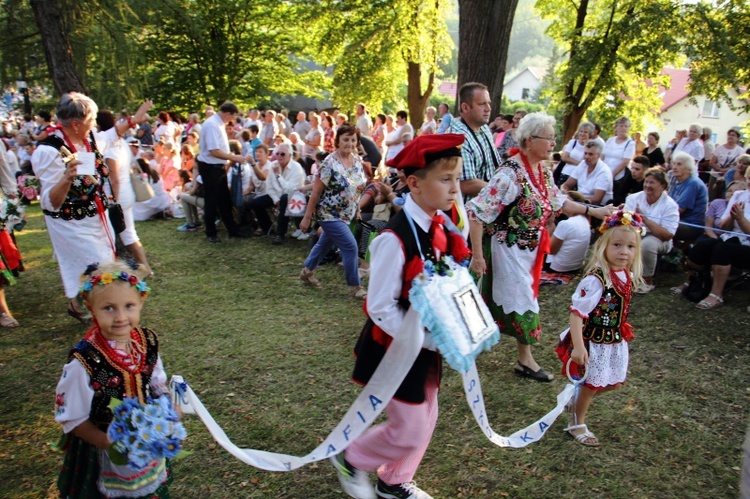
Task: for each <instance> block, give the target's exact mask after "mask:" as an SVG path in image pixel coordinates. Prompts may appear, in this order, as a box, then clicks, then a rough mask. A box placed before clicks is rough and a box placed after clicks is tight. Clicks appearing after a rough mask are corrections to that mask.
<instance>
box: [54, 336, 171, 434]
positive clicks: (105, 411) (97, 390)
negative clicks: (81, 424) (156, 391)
mask: <svg viewBox="0 0 750 499" xmlns="http://www.w3.org/2000/svg"><path fill="white" fill-rule="evenodd" d="M136 331H138V333H139V334H140V336H141V341H142V344H144V345H145V346H146V353H145V355H146V367H145V368H144V369H143V372H141V373H139V374H134V373H131V372H130V371H128V370H127V369H125V368H123V367H120V366H118V365H117V363H116V362H115V361H114V360H112V359H110V358H109V357H108V356H107V355H106V354H105V353H103V352H102V351H101V350H100V349H98V348H97V347H96V345H94V344H92V343H90V342H89V341H87V340H85V339H84V340H81V341H79V342H78V343H77V344H76V345H75V346H74V347H73V348H72V350H71V351H70V355H69V358H68V362H70V361H71V360H72V359H73V358H76V359H78V360H79V361H80V362H81V364H82V365H83V367H84V369H86V372H87V373H88V374H89V377H90V385H91V388H93V390H94V399H93V400H92V401H91V412H90V413H89V419H90V420H91V422H93V423H94V424H95V425H96V426H97V427H98V428H99V429H100V430H103V431H107V427H108V426H109V424H110V423H111V422H112V411H111V410H110V409H109V402H110V399H111V398H112V397H115V398H118V399H120V400H122V399H123V397H131V398H133V397H138V398H139V399H141V401H142V402H145V400H146V398H147V397H151V396H152V394H151V388H150V384H151V374H152V373H153V372H154V367H155V366H156V361H157V359H158V357H159V341H158V339H157V337H156V334H154V332H153V331H151V330H150V329H147V328H137V329H136Z"/></svg>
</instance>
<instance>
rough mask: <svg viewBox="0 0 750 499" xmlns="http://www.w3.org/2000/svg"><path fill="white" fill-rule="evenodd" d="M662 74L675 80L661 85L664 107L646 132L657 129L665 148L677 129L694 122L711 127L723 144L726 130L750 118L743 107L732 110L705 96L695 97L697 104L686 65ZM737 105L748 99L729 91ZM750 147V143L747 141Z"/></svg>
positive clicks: (723, 103) (718, 143)
mask: <svg viewBox="0 0 750 499" xmlns="http://www.w3.org/2000/svg"><path fill="white" fill-rule="evenodd" d="M661 73H662V74H666V75H668V76H669V77H670V78H671V80H672V82H671V85H670V87H669V88H668V89H666V88H663V87H660V88H659V90H660V93H659V96H660V97H661V99H662V106H661V109H660V113H659V116H658V118H657V121H656V122H655V123H650V124H649V125H647V127H646V130H645V131H646V133H648V132H651V131H655V132H658V133H659V135H660V137H661V140H660V142H661V146H662V148H663V147H664V146H665V145H666V144H667V143H668V142H669V140H670V139H672V138H673V137H674V136H675V133H676V132H677V131H678V130H686V129H687V128H688V127H689V126H690V124H691V123H700V124H701V125H702V126H704V127H708V128H710V129H711V132H712V134H713V138H714V142H715V143H716V145H720V144H724V143H725V141H726V136H727V131H728V130H730V129H732V128H735V129H737V128H741V127H742V125H743V124H744V123H745V122H746V121H748V120H750V115H748V114H747V113H745V112H742V111H740V110H737V111H734V110H732V109H731V108H730V107H729V106H728V105H727V104H726V103H725V102H721V101H714V100H711V99H709V98H708V97H704V96H696V97H695V98H694V100H695V104H694V103H692V102H691V100H690V97H689V95H688V84H689V83H690V70H689V69H685V68H664V69H663V70H662V72H661ZM730 95H731V96H732V97H733V98H734V100H735V102H734V105H735V106H742V105H744V104H745V101H743V100H741V99H740V98H739V93H738V92H736V91H733V90H730ZM745 145H746V146H750V143H746V144H745Z"/></svg>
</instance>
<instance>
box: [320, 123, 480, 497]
mask: <svg viewBox="0 0 750 499" xmlns="http://www.w3.org/2000/svg"><path fill="white" fill-rule="evenodd" d="M463 141H464V136H463V135H457V134H443V135H424V136H421V137H417V138H416V139H415V140H414V141H412V142H411V143H409V144H408V145H407V146H406V147H405V148H404V149H403V150H402V151H401V152H400V153H399V154H398V155H397V156H396V157H395V158H393V159H392V160H390V161H389V162H388V166H392V167H395V168H399V169H404V170H405V174H406V177H407V183H408V184H409V187H410V191H411V192H410V194H409V195H408V196H407V198H406V202H405V203H404V207H403V209H402V210H401V211H399V212H398V213H397V214H396V215H394V216H393V218H391V220H390V221H389V222H388V225H387V226H386V228H385V229H384V230H383V232H382V233H381V234H380V235H378V237H376V238H375V239H374V240H373V242H372V245H371V255H372V257H371V269H372V271H371V274H370V275H371V277H370V283H369V289H368V295H367V303H366V312H367V316H368V320H367V322H366V323H365V327H364V328H363V330H362V334H361V335H360V338H359V341H358V342H357V345H356V347H355V355H356V356H357V361H356V364H355V367H354V374H353V379H354V381H355V382H357V383H359V384H362V385H365V384H367V383H368V382H369V381H370V378H371V376H372V375H373V373H374V372H375V370H376V369H377V367H378V365H379V364H380V362H381V360H382V359H383V357H384V356H385V353H386V350H388V348H394V346H393V345H395V343H392V340H393V339H394V338H395V337H397V336H396V335H398V334H404V332H402V331H401V326H402V322H403V320H404V316H405V314H406V312H407V310H408V309H409V308H410V306H411V304H410V302H409V290H410V289H411V283H412V281H413V279H414V278H415V277H416V276H417V275H418V274H420V273H421V272H422V270H423V268H424V263H425V260H431V261H433V262H435V263H437V262H438V261H439V260H440V259H441V257H442V256H443V255H451V256H452V257H453V259H454V260H455V261H456V262H462V261H466V260H468V257H469V255H470V252H469V250H468V248H467V247H466V242H465V240H464V238H463V237H462V236H461V235H460V234H459V233H457V232H448V230H447V229H445V228H444V225H443V224H445V223H447V222H446V220H445V216H446V213H447V212H449V211H451V210H452V209H453V207H454V205H455V204H456V202H459V203H460V199H461V191H460V187H459V179H460V177H461V172H462V160H461V153H460V150H459V148H458V147H459V146H460V145H461V144H462V143H463ZM448 225H451V224H448ZM420 248H421V250H420ZM422 255H423V256H424V259H423V256H422ZM441 365H442V358H441V356H440V354H439V353H438V352H437V351H436V348H435V345H434V342H433V340H432V339H431V337H430V334H429V332H428V334H426V335H425V340H424V343H423V344H422V349H421V351H420V353H419V354H418V356H417V357H416V359H415V360H414V363H413V365H412V366H411V369H410V370H409V372H408V374H407V375H406V377H405V379H404V380H403V382H402V383H401V385H400V386H399V388H398V390H397V391H396V394H395V396H394V398H393V399H391V401H390V402H388V405H387V406H386V408H385V412H386V414H387V416H388V421H387V422H386V423H385V424H382V425H378V426H375V427H373V428H370V429H369V430H367V431H366V432H365V433H364V434H363V435H362V436H360V437H359V438H358V439H357V440H355V441H354V442H353V443H352V444H351V445H350V446H349V447H348V448H347V449H346V450H345V452H342V453H340V454H338V455H337V456H335V457H333V458H332V459H331V461H332V462H333V464H334V466H335V467H336V470H337V472H338V475H339V481H340V482H341V485H342V488H343V489H344V491H345V492H346V493H347V494H349V495H350V496H351V497H357V498H375V497H384V498H407V497H411V498H422V499H424V498H429V497H430V496H429V495H428V494H427V493H426V492H424V491H422V490H421V489H419V488H418V487H417V486H416V484H415V483H414V482H413V481H412V480H413V478H414V474H415V473H416V470H417V468H418V467H419V464H420V462H421V460H422V457H423V456H424V453H425V452H426V450H427V447H428V445H429V443H430V439H431V438H432V433H433V431H434V429H435V423H436V421H437V414H438V406H437V391H438V385H439V382H440V372H441ZM376 470H377V474H378V482H377V486H376V488H375V489H373V486H372V484H371V483H370V480H369V478H368V475H367V474H368V473H369V472H372V471H376Z"/></svg>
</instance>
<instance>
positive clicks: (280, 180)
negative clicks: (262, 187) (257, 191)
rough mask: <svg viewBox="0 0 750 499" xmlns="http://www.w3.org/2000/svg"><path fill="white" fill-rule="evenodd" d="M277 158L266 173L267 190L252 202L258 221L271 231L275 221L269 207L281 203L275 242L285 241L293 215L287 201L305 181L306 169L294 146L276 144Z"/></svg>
mask: <svg viewBox="0 0 750 499" xmlns="http://www.w3.org/2000/svg"><path fill="white" fill-rule="evenodd" d="M276 157H277V159H276V161H273V162H272V163H271V164H270V168H269V170H270V171H269V172H268V176H267V177H266V193H265V194H264V195H262V196H256V197H255V199H253V201H252V202H251V203H250V208H251V209H252V210H253V212H255V218H257V219H258V225H260V228H261V230H262V231H263V233H264V234H267V233H268V232H269V231H270V230H271V227H272V226H273V223H272V222H271V218H270V217H269V216H268V208H271V207H273V206H276V207H278V209H279V216H278V220H277V223H276V234H275V236H274V238H273V240H272V241H271V242H272V243H273V244H275V245H279V244H283V243H284V239H285V237H286V232H287V229H288V227H289V217H288V216H286V204H287V202H288V201H289V197H290V196H291V195H292V194H293V193H294V191H296V190H298V189H299V188H300V187H302V186H303V185H304V183H305V170H304V169H303V168H302V166H301V165H300V164H299V163H297V162H296V161H294V160H293V159H292V147H291V145H290V144H288V143H286V142H282V143H281V144H279V145H278V146H277V147H276Z"/></svg>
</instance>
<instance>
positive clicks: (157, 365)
mask: <svg viewBox="0 0 750 499" xmlns="http://www.w3.org/2000/svg"><path fill="white" fill-rule="evenodd" d="M139 267H140V266H139V265H138V264H136V263H135V262H133V263H132V264H126V263H125V262H122V261H116V262H113V263H110V264H107V265H104V266H102V267H97V265H96V264H95V265H90V266H89V267H88V268H87V269H86V272H85V273H84V274H83V275H82V276H81V279H82V281H83V286H82V287H81V290H80V292H79V293H78V298H79V300H80V301H82V302H83V305H84V306H85V307H86V308H87V309H88V310H89V311H90V312H91V315H92V316H93V326H92V327H91V329H89V331H88V332H87V333H86V335H85V336H84V337H83V339H82V340H81V341H79V342H78V343H77V344H76V345H75V346H74V347H73V349H72V350H71V351H70V355H69V357H68V363H67V364H65V366H64V367H63V373H62V377H61V378H60V381H59V382H58V384H57V390H56V396H55V421H57V422H58V423H61V424H62V426H63V431H64V432H65V435H64V436H63V440H62V442H61V443H62V444H63V445H62V447H63V449H64V450H65V451H66V453H65V458H64V461H63V466H62V470H61V472H60V476H59V478H58V481H57V486H58V489H59V491H60V494H61V497H66V498H89V497H121V496H125V495H126V496H127V497H149V498H152V497H169V491H168V484H169V482H171V481H172V478H171V473H170V470H169V465H168V464H167V462H166V460H165V459H164V458H161V459H154V460H152V461H151V462H150V463H147V464H146V465H145V467H144V468H143V469H141V470H137V471H136V470H132V469H130V468H129V467H128V466H127V465H126V466H116V465H114V464H113V463H112V461H111V460H110V458H109V455H108V453H107V449H108V448H109V447H110V443H111V442H110V438H109V437H108V434H107V430H108V427H109V425H110V423H111V422H112V420H113V413H112V410H111V409H110V402H111V400H112V399H113V398H114V399H120V400H123V398H124V397H129V398H137V399H138V400H139V401H140V403H141V404H143V403H144V402H145V401H146V399H147V398H149V397H150V398H157V397H159V396H160V395H163V394H166V393H168V389H167V375H166V373H165V372H164V366H163V365H162V361H161V357H160V356H159V341H158V339H157V337H156V335H155V334H154V332H153V331H151V330H150V329H147V328H145V327H141V326H140V313H141V307H142V306H143V301H144V300H145V298H146V296H147V295H148V291H149V289H148V287H147V286H146V283H145V282H144V281H142V280H141V279H142V276H139V275H137V271H138V270H139Z"/></svg>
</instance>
